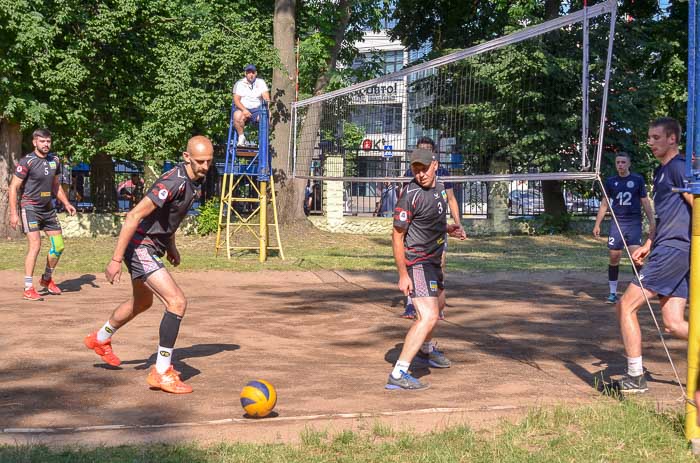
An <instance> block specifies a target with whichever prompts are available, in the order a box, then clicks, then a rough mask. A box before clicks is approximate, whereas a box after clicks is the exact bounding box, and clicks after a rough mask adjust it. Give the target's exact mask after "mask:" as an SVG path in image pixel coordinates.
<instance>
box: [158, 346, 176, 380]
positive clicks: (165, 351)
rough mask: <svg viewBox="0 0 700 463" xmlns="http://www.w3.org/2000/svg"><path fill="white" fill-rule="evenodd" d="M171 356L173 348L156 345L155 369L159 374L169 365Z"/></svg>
mask: <svg viewBox="0 0 700 463" xmlns="http://www.w3.org/2000/svg"><path fill="white" fill-rule="evenodd" d="M172 358H173V349H172V348H168V347H163V346H158V359H157V360H156V371H157V372H158V373H160V374H161V375H162V374H163V373H165V372H166V371H167V370H168V368H169V367H170V362H171V361H172Z"/></svg>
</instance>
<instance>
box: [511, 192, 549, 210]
mask: <svg viewBox="0 0 700 463" xmlns="http://www.w3.org/2000/svg"><path fill="white" fill-rule="evenodd" d="M508 209H509V211H510V213H511V214H513V215H532V214H539V213H541V212H544V200H543V199H542V195H541V194H540V192H539V191H536V190H513V191H511V192H510V195H509V196H508Z"/></svg>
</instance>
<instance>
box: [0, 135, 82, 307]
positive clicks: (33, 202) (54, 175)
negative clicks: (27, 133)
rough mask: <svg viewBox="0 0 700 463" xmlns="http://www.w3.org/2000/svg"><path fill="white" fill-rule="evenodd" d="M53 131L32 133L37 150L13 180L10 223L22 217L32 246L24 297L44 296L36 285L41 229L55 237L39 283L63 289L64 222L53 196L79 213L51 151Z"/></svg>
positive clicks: (21, 164)
mask: <svg viewBox="0 0 700 463" xmlns="http://www.w3.org/2000/svg"><path fill="white" fill-rule="evenodd" d="M51 141H52V140H51V132H49V131H48V130H46V129H37V130H35V131H34V133H32V145H33V146H34V151H32V152H31V153H29V154H27V155H26V156H24V157H23V158H22V159H20V160H19V163H18V164H17V168H16V169H15V174H14V176H13V177H12V181H11V182H10V191H9V200H10V226H11V227H12V228H17V225H18V224H19V221H20V214H21V217H22V231H23V232H24V233H25V234H26V235H27V242H28V244H29V249H28V250H27V255H26V257H25V258H24V293H23V294H22V297H23V298H24V299H27V300H31V301H41V300H43V299H44V298H43V297H42V295H41V294H39V293H38V292H37V291H36V289H34V281H33V278H34V277H33V275H34V267H35V266H36V260H37V257H38V256H39V252H40V251H41V230H44V233H46V236H48V237H49V240H50V241H51V247H50V248H49V253H48V255H47V256H46V267H45V268H44V273H43V274H42V275H41V280H39V285H40V286H41V287H42V288H43V289H44V291H45V292H47V293H48V294H54V295H59V294H61V289H60V288H59V287H58V286H57V285H56V283H55V282H54V278H53V272H54V270H55V269H56V266H57V265H58V260H59V259H60V258H61V254H62V253H63V248H64V245H63V233H62V231H61V223H60V222H59V221H58V217H57V215H56V208H55V207H54V204H53V200H52V196H53V195H55V196H56V199H57V200H58V201H60V202H61V204H63V207H64V208H65V209H66V211H67V212H68V213H69V214H70V215H75V208H74V207H73V205H71V203H70V202H69V201H68V197H67V196H66V194H65V193H64V191H63V189H62V188H61V186H60V182H59V178H58V174H59V172H60V170H61V162H60V161H59V159H58V156H56V155H55V154H53V153H51V152H50V151H51ZM20 190H21V201H20V214H18V213H17V199H18V197H19V196H20Z"/></svg>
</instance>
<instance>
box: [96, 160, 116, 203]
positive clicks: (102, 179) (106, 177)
mask: <svg viewBox="0 0 700 463" xmlns="http://www.w3.org/2000/svg"><path fill="white" fill-rule="evenodd" d="M90 197H91V198H92V203H93V206H94V210H95V212H114V211H116V210H117V192H116V190H115V185H114V165H113V164H112V156H110V155H108V154H104V153H99V154H98V155H96V156H95V157H94V158H92V162H91V163H90Z"/></svg>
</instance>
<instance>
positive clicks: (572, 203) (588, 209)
mask: <svg viewBox="0 0 700 463" xmlns="http://www.w3.org/2000/svg"><path fill="white" fill-rule="evenodd" d="M598 209H600V200H598V198H581V197H579V196H570V197H568V198H567V200H566V210H567V211H569V212H571V213H574V214H575V213H583V214H594V213H597V212H598Z"/></svg>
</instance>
